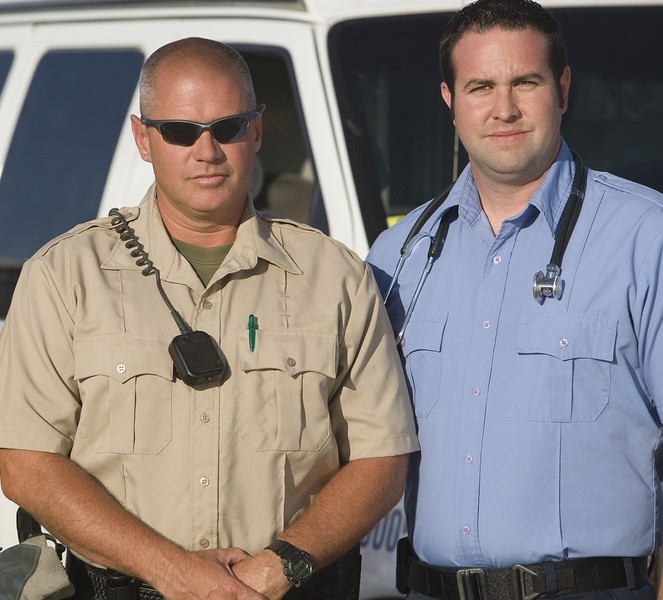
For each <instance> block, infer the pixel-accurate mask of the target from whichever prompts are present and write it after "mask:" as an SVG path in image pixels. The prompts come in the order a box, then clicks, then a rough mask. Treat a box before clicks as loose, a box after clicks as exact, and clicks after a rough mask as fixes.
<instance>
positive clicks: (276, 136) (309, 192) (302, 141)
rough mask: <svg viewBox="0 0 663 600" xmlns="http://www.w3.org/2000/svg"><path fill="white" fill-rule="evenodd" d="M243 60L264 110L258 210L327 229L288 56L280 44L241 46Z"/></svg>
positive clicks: (255, 191) (255, 181) (256, 180)
mask: <svg viewBox="0 0 663 600" xmlns="http://www.w3.org/2000/svg"><path fill="white" fill-rule="evenodd" d="M238 50H239V51H240V52H241V54H242V56H243V57H244V58H245V60H246V62H247V64H248V65H249V69H250V71H251V76H252V78H253V85H254V88H255V92H256V98H257V101H258V104H261V103H264V104H266V105H267V108H266V109H265V112H264V114H263V124H264V137H263V141H262V147H261V148H260V152H258V154H257V165H256V169H255V170H254V174H253V177H252V182H251V186H250V187H252V189H251V195H252V196H253V200H254V203H255V205H256V208H257V209H258V210H263V211H266V212H270V213H273V214H275V215H278V216H281V217H286V218H289V219H293V220H295V221H299V222H301V223H309V224H311V225H313V226H314V227H317V228H319V229H321V230H322V231H324V232H325V233H329V226H328V223H327V216H326V214H325V209H324V204H323V201H322V196H321V194H320V188H319V186H318V185H317V178H316V174H315V168H314V164H313V160H312V154H311V150H310V147H309V144H308V137H307V136H306V133H305V131H306V130H305V126H304V119H303V117H302V111H301V107H300V105H299V99H298V97H297V96H296V95H295V93H294V91H293V90H296V89H297V86H296V82H295V81H294V72H293V69H292V63H291V61H290V56H289V55H288V54H287V52H286V51H285V50H283V49H278V48H261V49H259V50H257V49H255V48H246V49H245V48H242V47H241V46H239V47H238Z"/></svg>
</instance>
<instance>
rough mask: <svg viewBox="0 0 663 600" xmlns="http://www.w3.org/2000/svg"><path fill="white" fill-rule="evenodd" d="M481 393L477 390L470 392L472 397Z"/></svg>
mask: <svg viewBox="0 0 663 600" xmlns="http://www.w3.org/2000/svg"><path fill="white" fill-rule="evenodd" d="M480 393H481V390H480V389H479V388H474V389H473V390H472V395H473V396H478V395H479V394H480Z"/></svg>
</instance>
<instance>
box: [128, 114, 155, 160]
mask: <svg viewBox="0 0 663 600" xmlns="http://www.w3.org/2000/svg"><path fill="white" fill-rule="evenodd" d="M131 133H133V136H134V141H135V142H136V146H137V147H138V152H139V154H140V157H141V158H142V159H143V160H144V161H145V162H148V163H151V162H152V152H151V150H150V138H149V137H148V135H147V127H145V125H143V124H142V123H141V122H140V119H139V118H138V117H137V116H136V115H131Z"/></svg>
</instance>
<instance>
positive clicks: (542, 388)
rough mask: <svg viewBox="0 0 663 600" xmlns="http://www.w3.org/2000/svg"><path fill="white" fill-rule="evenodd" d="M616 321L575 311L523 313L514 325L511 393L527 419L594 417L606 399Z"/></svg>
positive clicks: (557, 419)
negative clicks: (567, 312) (513, 392)
mask: <svg viewBox="0 0 663 600" xmlns="http://www.w3.org/2000/svg"><path fill="white" fill-rule="evenodd" d="M616 339H617V323H615V322H611V321H609V320H608V319H606V318H603V317H597V316H588V315H577V314H563V313H562V314H540V315H526V316H525V317H523V318H522V319H521V322H520V325H519V330H518V344H517V348H516V351H517V353H518V356H517V362H516V395H515V402H516V405H517V406H518V409H519V410H520V412H521V413H522V414H523V416H524V417H525V419H527V420H528V421H552V422H558V423H568V422H588V421H595V420H596V419H597V418H598V417H599V415H600V414H601V412H602V411H603V409H604V408H605V407H606V406H607V405H608V402H609V399H610V365H611V363H613V362H614V360H615V343H616Z"/></svg>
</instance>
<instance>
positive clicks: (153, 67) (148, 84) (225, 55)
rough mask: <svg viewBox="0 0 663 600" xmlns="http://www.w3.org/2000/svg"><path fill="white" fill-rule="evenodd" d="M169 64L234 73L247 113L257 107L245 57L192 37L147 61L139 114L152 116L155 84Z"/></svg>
mask: <svg viewBox="0 0 663 600" xmlns="http://www.w3.org/2000/svg"><path fill="white" fill-rule="evenodd" d="M169 60H179V61H182V62H187V61H188V62H190V63H192V64H200V63H206V64H207V65H209V66H211V67H212V68H214V69H218V71H219V72H220V73H224V72H228V71H230V70H233V69H234V70H235V72H236V73H237V74H238V75H239V81H240V85H241V87H242V93H243V95H244V97H245V99H246V101H247V103H248V106H247V107H246V108H247V110H250V109H253V108H255V106H256V95H255V92H254V90H253V80H252V79H251V73H250V72H249V67H248V65H247V64H246V61H245V60H244V57H243V56H242V55H241V54H240V53H239V52H237V50H235V49H234V48H231V47H230V46H228V45H227V44H224V43H223V42H218V41H216V40H208V39H206V38H198V37H190V38H184V39H181V40H177V41H174V42H170V43H169V44H166V45H165V46H161V48H158V49H157V50H155V51H154V52H153V53H152V54H151V55H150V56H149V57H148V59H147V60H146V61H145V64H144V65H143V68H142V69H141V72H140V77H139V79H138V90H139V96H140V111H141V113H142V114H143V115H147V116H149V114H150V111H151V110H152V109H153V107H154V104H155V101H156V99H155V97H154V94H155V87H156V85H155V82H156V73H157V70H158V68H159V67H160V66H161V65H162V64H163V63H165V62H168V61H169Z"/></svg>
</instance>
